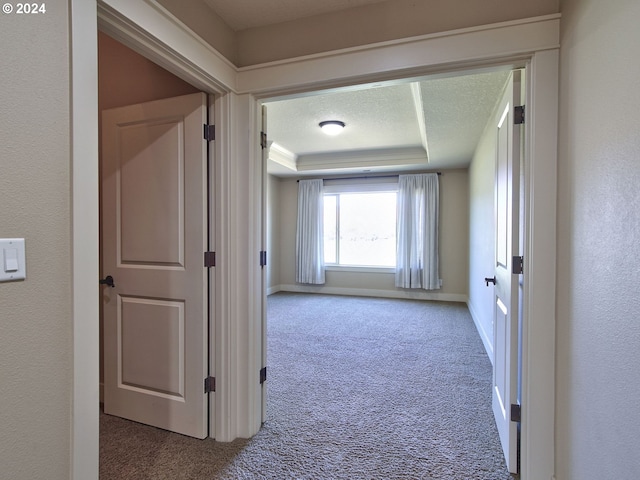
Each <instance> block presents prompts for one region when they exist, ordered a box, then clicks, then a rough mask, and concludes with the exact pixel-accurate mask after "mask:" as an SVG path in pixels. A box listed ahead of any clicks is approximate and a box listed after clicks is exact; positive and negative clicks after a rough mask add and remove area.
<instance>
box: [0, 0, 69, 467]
mask: <svg viewBox="0 0 640 480" xmlns="http://www.w3.org/2000/svg"><path fill="white" fill-rule="evenodd" d="M66 5H67V2H53V3H47V4H46V7H47V11H46V13H45V14H42V13H41V14H37V15H33V14H32V15H18V14H16V13H14V14H0V32H2V34H1V35H2V48H0V65H2V68H0V237H24V238H25V239H26V259H27V278H26V280H25V281H21V282H14V283H0V383H1V386H0V425H1V426H2V427H1V428H0V431H1V432H2V433H1V434H0V465H2V470H1V473H0V477H2V478H6V479H30V480H31V479H48V480H51V479H60V480H62V479H68V478H69V477H70V459H71V454H70V441H71V439H70V431H71V427H70V412H71V408H70V406H71V387H72V375H73V368H72V353H71V349H72V318H71V298H72V296H71V258H70V255H71V240H70V233H71V217H70V203H69V202H70V157H71V152H70V138H69V52H68V48H69V26H68V12H67V7H66Z"/></svg>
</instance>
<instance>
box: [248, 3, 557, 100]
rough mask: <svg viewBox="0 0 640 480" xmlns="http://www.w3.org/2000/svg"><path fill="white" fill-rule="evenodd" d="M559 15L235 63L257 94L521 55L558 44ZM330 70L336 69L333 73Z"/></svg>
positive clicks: (378, 78)
mask: <svg viewBox="0 0 640 480" xmlns="http://www.w3.org/2000/svg"><path fill="white" fill-rule="evenodd" d="M559 40H560V15H559V14H555V15H546V16H542V17H536V18H529V19H523V20H517V21H510V22H502V23H495V24H491V25H483V26H479V27H473V28H465V29H459V30H453V31H449V32H442V33H435V34H429V35H423V36H420V37H413V38H409V39H401V40H395V41H392V42H384V43H378V44H374V45H366V46H362V47H355V48H350V49H345V50H338V51H333V52H327V53H321V54H317V55H309V56H306V57H298V58H294V59H288V60H283V61H279V62H272V63H266V64H262V65H254V66H250V67H243V68H239V69H238V79H237V84H236V86H237V89H238V91H239V92H251V93H253V94H254V95H256V96H257V97H258V98H268V97H273V96H276V95H285V94H294V93H300V92H308V91H311V90H320V89H323V88H333V87H340V86H344V85H351V84H354V83H365V82H373V81H381V80H390V79H397V78H409V77H411V76H413V75H416V76H418V75H419V76H422V75H425V74H429V73H438V72H440V73H443V72H447V73H451V72H454V71H455V70H457V69H462V68H464V69H469V68H471V67H473V66H476V67H479V66H481V65H484V66H488V65H495V64H497V63H503V62H505V61H508V62H511V61H513V60H514V59H517V58H519V59H525V58H527V57H530V55H532V54H533V53H534V52H536V51H542V50H548V49H555V48H558V47H559ZM336 72H339V73H338V74H337V75H336Z"/></svg>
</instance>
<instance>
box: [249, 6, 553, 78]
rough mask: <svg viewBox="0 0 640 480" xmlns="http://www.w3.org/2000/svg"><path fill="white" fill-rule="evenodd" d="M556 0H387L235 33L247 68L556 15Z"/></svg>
mask: <svg viewBox="0 0 640 480" xmlns="http://www.w3.org/2000/svg"><path fill="white" fill-rule="evenodd" d="M558 3H559V2H558V0H536V1H535V2H514V1H512V0H490V1H482V2H479V1H477V0H457V1H455V2H452V1H451V0H426V1H425V0H421V1H418V2H416V1H415V0H389V1H386V2H381V3H376V4H373V5H369V6H367V7H359V8H351V9H347V10H342V11H340V12H336V13H331V14H325V15H317V16H313V17H308V18H305V19H302V20H298V21H295V22H284V23H278V24H275V25H269V26H266V27H258V28H250V29H247V30H243V31H240V32H237V40H238V57H237V65H238V66H246V65H254V64H257V63H264V62H269V61H274V60H281V59H284V58H290V57H297V56H302V55H309V54H314V53H319V52H326V51H329V50H338V49H341V48H348V47H354V46H358V45H366V44H369V43H374V42H381V41H385V40H395V39H399V38H406V37H412V36H417V35H424V34H429V33H434V32H443V31H447V30H454V29H458V28H466V27H472V26H476V25H485V24H488V23H496V22H503V21H506V20H515V19H520V18H528V17H535V16H538V15H546V14H550V13H557V12H558V11H559V6H558Z"/></svg>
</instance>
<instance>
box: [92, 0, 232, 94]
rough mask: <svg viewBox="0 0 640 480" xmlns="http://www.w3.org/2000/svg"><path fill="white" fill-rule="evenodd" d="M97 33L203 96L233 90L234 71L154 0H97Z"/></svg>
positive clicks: (225, 61) (205, 43)
mask: <svg viewBox="0 0 640 480" xmlns="http://www.w3.org/2000/svg"><path fill="white" fill-rule="evenodd" d="M97 4H98V20H99V25H100V29H101V30H103V31H104V32H106V33H108V34H109V35H110V36H112V37H114V38H116V39H117V40H119V41H120V42H121V43H123V44H124V45H127V46H128V47H130V48H132V49H133V50H135V51H137V52H139V53H141V54H142V55H144V56H146V57H147V58H149V59H151V60H152V61H154V62H156V63H157V64H158V65H161V66H162V67H164V68H165V69H167V70H168V71H170V72H171V73H173V74H174V75H177V76H178V77H180V78H182V79H183V80H185V81H187V82H189V83H190V84H192V85H194V86H195V87H197V88H200V89H202V90H204V91H206V92H216V93H223V92H226V91H234V90H235V81H236V67H235V66H234V65H233V64H232V63H231V62H229V61H228V60H227V59H226V58H225V57H224V56H222V54H220V53H219V52H218V51H217V50H216V49H214V48H213V47H212V46H211V45H209V44H208V43H207V42H205V41H204V40H203V39H202V38H200V37H199V36H198V35H197V34H196V33H194V32H193V31H192V30H191V29H189V28H188V27H187V26H186V25H185V24H184V23H182V22H181V21H180V20H178V19H177V18H176V17H175V16H174V15H172V14H171V13H170V12H169V11H168V10H166V9H165V8H164V7H162V6H161V5H160V4H159V3H158V2H157V1H155V0H138V1H131V0H98V1H97Z"/></svg>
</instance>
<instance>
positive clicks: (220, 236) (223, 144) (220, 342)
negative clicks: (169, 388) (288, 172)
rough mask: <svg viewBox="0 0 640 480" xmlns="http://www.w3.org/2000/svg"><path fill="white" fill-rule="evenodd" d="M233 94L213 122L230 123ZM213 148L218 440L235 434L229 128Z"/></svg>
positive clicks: (223, 98)
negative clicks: (230, 260) (231, 412)
mask: <svg viewBox="0 0 640 480" xmlns="http://www.w3.org/2000/svg"><path fill="white" fill-rule="evenodd" d="M232 96H233V94H227V95H223V96H221V97H220V98H219V99H217V100H216V110H215V111H216V121H217V122H218V124H219V125H220V124H223V125H230V124H231V119H232V117H233V116H232V99H231V97H232ZM217 130H218V132H216V133H217V135H216V141H215V142H214V148H215V183H214V190H215V206H214V209H215V218H216V222H217V228H216V229H215V233H214V237H213V238H214V246H215V252H216V267H215V269H214V270H215V272H214V275H215V281H216V287H217V291H216V302H215V305H214V312H215V320H214V336H215V338H216V343H215V345H214V348H213V356H214V365H215V370H214V376H215V377H216V392H215V397H216V399H215V403H216V408H215V410H214V411H213V412H210V413H209V415H210V416H213V417H214V420H213V427H214V430H212V431H211V432H210V435H211V436H213V437H214V438H216V439H217V440H219V441H231V440H233V439H234V438H235V437H236V436H235V425H234V423H233V417H232V416H231V415H230V414H229V412H230V411H231V410H232V409H233V406H234V405H237V403H238V402H237V397H236V395H235V391H236V389H235V379H236V374H235V369H234V364H233V360H232V357H233V356H234V355H235V342H236V340H235V335H236V332H235V329H234V327H233V322H232V321H231V318H232V317H231V316H232V308H233V307H232V303H233V292H232V289H231V288H230V285H229V282H228V281H227V279H228V277H229V271H230V268H231V267H230V262H229V259H230V256H231V252H230V250H231V245H233V235H232V234H233V231H232V230H231V228H230V227H229V226H228V223H229V222H230V221H231V218H230V214H231V213H230V212H229V211H228V209H227V207H226V205H227V204H228V202H229V200H228V199H229V196H230V195H231V193H230V190H231V188H232V184H231V181H232V172H231V168H230V162H229V159H230V158H231V151H232V143H233V139H232V135H231V128H224V129H217Z"/></svg>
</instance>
